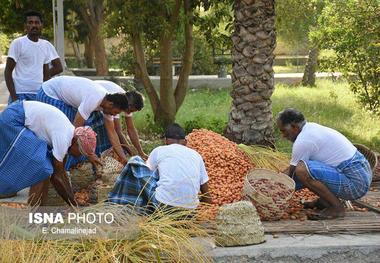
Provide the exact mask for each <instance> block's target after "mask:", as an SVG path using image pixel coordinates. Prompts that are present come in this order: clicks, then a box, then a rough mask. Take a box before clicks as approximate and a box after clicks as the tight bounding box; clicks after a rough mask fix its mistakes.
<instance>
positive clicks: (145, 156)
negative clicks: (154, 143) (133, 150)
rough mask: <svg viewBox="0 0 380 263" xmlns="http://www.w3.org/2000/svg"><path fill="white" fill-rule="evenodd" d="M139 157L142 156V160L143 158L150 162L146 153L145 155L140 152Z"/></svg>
mask: <svg viewBox="0 0 380 263" xmlns="http://www.w3.org/2000/svg"><path fill="white" fill-rule="evenodd" d="M139 155H140V157H141V158H143V160H144V161H146V160H148V157H149V156H148V155H147V154H146V153H144V152H139Z"/></svg>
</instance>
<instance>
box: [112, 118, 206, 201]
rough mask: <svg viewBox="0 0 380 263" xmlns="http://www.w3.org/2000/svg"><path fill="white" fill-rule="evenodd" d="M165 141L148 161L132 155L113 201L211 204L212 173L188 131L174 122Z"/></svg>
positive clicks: (119, 180)
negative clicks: (188, 144)
mask: <svg viewBox="0 0 380 263" xmlns="http://www.w3.org/2000/svg"><path fill="white" fill-rule="evenodd" d="M165 144H166V145H164V146H159V147H157V148H155V149H154V150H153V151H152V152H151V154H150V155H149V158H148V160H147V162H146V164H145V163H144V162H143V160H142V159H141V158H140V157H132V158H131V159H130V160H129V162H128V164H127V166H126V167H125V168H124V170H123V171H122V173H121V174H120V176H119V178H118V179H117V182H116V184H115V186H114V188H113V189H112V191H111V192H110V194H109V195H108V199H109V201H111V202H114V203H118V204H130V205H134V206H137V207H143V206H150V205H152V206H153V207H156V208H157V207H165V208H176V209H195V208H197V206H198V204H199V197H198V193H199V192H200V193H201V201H202V202H207V203H211V197H210V195H209V192H208V184H207V182H208V176H207V172H206V168H205V164H204V162H203V159H202V157H201V156H200V154H199V153H197V152H196V151H195V150H193V149H190V148H188V147H186V139H185V131H184V130H183V129H182V127H181V126H179V125H178V124H175V123H174V124H171V125H169V126H168V127H167V129H166V131H165Z"/></svg>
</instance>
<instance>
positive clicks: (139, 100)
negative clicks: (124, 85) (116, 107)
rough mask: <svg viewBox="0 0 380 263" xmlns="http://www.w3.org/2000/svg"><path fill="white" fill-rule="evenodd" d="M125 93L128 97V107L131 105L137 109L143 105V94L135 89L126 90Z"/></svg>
mask: <svg viewBox="0 0 380 263" xmlns="http://www.w3.org/2000/svg"><path fill="white" fill-rule="evenodd" d="M125 95H126V96H127V98H128V103H129V106H130V107H133V108H135V109H136V110H138V111H140V110H141V109H142V108H143V107H144V96H143V95H142V94H141V93H140V92H138V91H135V90H132V91H127V93H126V94H125Z"/></svg>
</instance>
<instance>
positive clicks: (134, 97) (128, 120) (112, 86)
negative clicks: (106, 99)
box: [95, 80, 148, 160]
mask: <svg viewBox="0 0 380 263" xmlns="http://www.w3.org/2000/svg"><path fill="white" fill-rule="evenodd" d="M95 83H97V84H99V85H101V86H102V87H103V88H105V89H106V90H107V92H108V93H110V94H113V93H124V94H126V96H127V98H128V110H127V111H125V113H126V114H125V124H126V125H127V133H128V136H129V138H130V139H131V142H132V144H133V146H134V147H135V148H136V150H137V152H138V154H139V155H140V156H141V157H142V158H143V159H144V160H146V159H148V155H147V154H146V153H145V152H144V151H143V149H142V147H141V144H140V139H139V135H138V133H137V130H136V128H135V125H134V123H133V116H132V114H133V112H136V111H140V110H141V109H142V108H143V107H144V100H143V96H142V95H141V94H140V93H139V92H137V91H128V92H125V90H124V89H123V88H122V87H120V86H119V85H117V84H116V83H114V82H112V81H109V80H95ZM113 122H114V129H115V132H116V133H117V136H118V138H119V143H120V144H122V145H128V142H127V140H126V139H125V137H124V134H123V132H122V130H121V124H120V117H119V115H115V116H114V117H113ZM127 151H130V150H129V149H127Z"/></svg>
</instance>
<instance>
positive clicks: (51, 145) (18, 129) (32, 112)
mask: <svg viewBox="0 0 380 263" xmlns="http://www.w3.org/2000/svg"><path fill="white" fill-rule="evenodd" d="M0 138H1V141H0V195H1V196H2V197H6V196H9V195H12V194H14V193H17V192H18V191H19V190H22V189H24V188H27V187H31V188H30V192H29V194H30V195H29V203H30V204H31V205H36V204H39V203H43V202H44V200H45V199H46V197H47V190H48V184H49V181H50V182H51V183H52V185H53V186H54V187H55V189H56V190H57V192H58V193H59V194H60V195H61V196H62V198H63V199H64V200H65V201H66V202H67V203H69V204H74V205H75V204H76V202H75V200H74V195H73V192H72V189H71V185H70V183H69V180H68V177H67V175H66V174H65V171H64V169H63V167H64V163H65V161H66V155H67V153H68V152H70V154H72V155H74V156H76V157H79V156H81V155H82V154H84V155H91V154H92V155H94V154H95V153H94V152H95V146H96V145H95V144H96V134H95V133H94V132H93V131H92V129H91V128H89V127H87V128H84V127H80V128H74V126H73V125H72V124H71V123H70V121H69V120H68V119H67V117H66V116H65V115H64V114H63V113H62V112H61V111H59V110H58V109H56V108H55V107H53V106H51V105H48V104H45V103H41V102H38V101H16V102H13V103H11V104H10V105H9V106H8V107H7V108H5V110H4V111H3V112H2V113H0Z"/></svg>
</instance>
